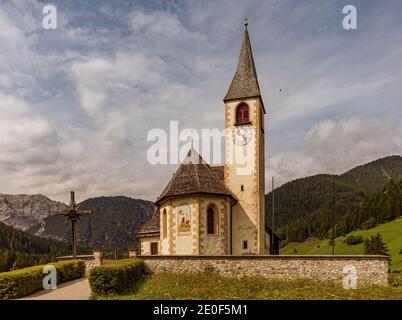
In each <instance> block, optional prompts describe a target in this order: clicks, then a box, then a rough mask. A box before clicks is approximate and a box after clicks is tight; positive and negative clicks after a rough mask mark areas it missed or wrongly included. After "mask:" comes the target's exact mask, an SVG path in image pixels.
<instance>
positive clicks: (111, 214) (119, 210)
mask: <svg viewBox="0 0 402 320" xmlns="http://www.w3.org/2000/svg"><path fill="white" fill-rule="evenodd" d="M80 208H81V209H89V210H93V211H94V214H93V215H90V216H86V217H81V218H80V220H79V221H78V228H77V234H78V240H79V243H81V244H85V245H88V246H90V247H92V248H96V249H112V248H120V249H127V248H130V247H136V246H137V239H136V237H137V231H138V229H139V228H140V227H141V225H142V224H143V223H145V222H146V221H147V220H148V219H149V218H150V217H151V216H152V214H153V213H154V211H155V206H154V204H153V203H152V202H150V201H145V200H139V199H132V198H128V197H123V196H117V197H97V198H91V199H88V200H85V201H83V202H81V203H80ZM28 231H29V232H31V233H34V234H36V235H38V236H41V237H50V238H53V239H58V240H66V241H70V240H71V224H70V223H69V222H67V221H66V219H65V218H64V217H62V216H48V217H46V218H45V219H44V220H43V222H42V223H40V224H37V225H36V226H34V227H32V228H30V229H29V230H28Z"/></svg>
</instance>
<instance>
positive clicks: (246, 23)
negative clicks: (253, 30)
mask: <svg viewBox="0 0 402 320" xmlns="http://www.w3.org/2000/svg"><path fill="white" fill-rule="evenodd" d="M244 25H245V27H246V29H247V26H248V18H247V17H244Z"/></svg>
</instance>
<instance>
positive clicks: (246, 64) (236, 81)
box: [223, 23, 261, 101]
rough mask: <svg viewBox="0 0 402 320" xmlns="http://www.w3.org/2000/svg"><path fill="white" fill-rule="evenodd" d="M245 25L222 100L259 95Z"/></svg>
mask: <svg viewBox="0 0 402 320" xmlns="http://www.w3.org/2000/svg"><path fill="white" fill-rule="evenodd" d="M245 25H246V26H245V29H244V35H243V43H242V45H241V49H240V56H239V61H238V63H237V69H236V73H235V75H234V77H233V80H232V83H231V84H230V87H229V90H228V92H227V94H226V96H225V98H224V99H223V101H228V100H237V99H244V98H251V97H261V92H260V86H259V85H258V78H257V72H256V70H255V64H254V58H253V52H252V50H251V44H250V37H249V35H248V30H247V23H245Z"/></svg>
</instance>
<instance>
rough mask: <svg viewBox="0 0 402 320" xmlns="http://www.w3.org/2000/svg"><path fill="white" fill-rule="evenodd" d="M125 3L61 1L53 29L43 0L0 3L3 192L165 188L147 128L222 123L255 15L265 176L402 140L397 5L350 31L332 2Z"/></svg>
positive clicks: (322, 167) (332, 165) (374, 151)
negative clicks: (46, 23)
mask: <svg viewBox="0 0 402 320" xmlns="http://www.w3.org/2000/svg"><path fill="white" fill-rule="evenodd" d="M56 2H57V1H56ZM122 3H123V2H118V3H116V4H113V6H112V5H110V6H103V7H102V8H100V9H99V10H98V9H97V8H95V7H94V8H93V10H92V11H91V12H90V13H89V12H83V9H82V6H81V5H74V4H70V3H68V4H67V2H60V3H56V5H58V8H59V15H60V16H59V18H60V19H59V28H58V30H56V31H47V32H45V31H43V30H41V18H42V14H41V9H42V7H43V3H40V2H38V1H35V0H29V1H28V0H27V1H21V0H17V1H13V3H11V2H10V3H8V2H4V3H2V5H1V6H0V42H1V46H2V47H1V50H0V114H1V118H0V126H1V127H0V133H1V136H0V172H1V174H2V180H1V181H0V187H1V188H0V192H10V193H44V194H46V195H48V196H51V197H54V198H56V199H61V200H66V199H67V197H68V191H69V190H70V189H74V190H76V191H77V196H78V197H79V199H84V198H86V197H90V196H97V195H102V194H124V195H129V196H135V197H143V198H148V199H155V197H156V196H157V195H158V193H159V192H161V190H162V188H163V186H164V184H165V183H167V181H168V179H169V178H170V176H171V174H172V173H173V171H174V169H175V166H158V167H155V166H151V165H149V164H148V163H147V161H146V150H147V148H148V147H149V145H150V144H148V143H147V141H146V134H147V132H148V131H149V130H150V129H153V128H162V129H165V130H168V126H169V121H170V120H178V121H179V125H180V129H182V128H184V127H190V128H191V127H192V128H195V129H201V128H219V129H222V128H223V125H224V119H223V115H224V112H223V111H224V108H223V103H222V98H223V96H224V95H225V93H226V90H227V87H228V85H229V83H230V80H231V77H232V76H233V72H234V70H235V67H236V62H237V61H236V59H237V57H238V50H239V48H240V41H241V36H242V29H243V26H242V18H243V16H245V15H248V16H249V18H250V24H249V30H250V36H251V40H252V45H253V52H254V57H255V60H256V64H257V72H258V75H259V79H260V86H261V90H262V93H263V97H264V102H265V106H266V108H267V111H268V114H267V120H268V123H267V130H266V134H267V139H266V141H267V149H268V151H269V153H268V155H269V157H267V163H266V167H267V184H268V180H269V178H268V177H269V175H271V174H275V176H276V177H278V179H277V182H280V183H283V182H285V181H288V180H289V179H293V178H297V177H300V176H305V175H310V174H314V173H318V172H340V171H343V170H346V169H348V168H350V167H352V166H354V165H356V164H359V163H362V162H364V161H370V160H374V159H375V158H377V157H379V156H383V155H388V154H393V153H398V148H399V150H400V146H401V140H400V137H401V124H400V123H398V122H395V121H394V122H393V121H388V120H382V119H383V117H384V115H386V114H391V115H392V116H393V117H394V118H395V119H397V118H398V117H399V118H401V116H402V113H401V112H402V111H401V108H400V101H401V93H400V87H401V85H402V81H401V80H402V79H401V77H400V75H398V74H397V73H396V72H395V70H400V69H401V61H402V56H401V54H402V51H401V50H400V48H399V42H398V41H396V40H398V39H399V38H398V34H400V31H401V28H400V26H399V25H398V24H396V23H397V22H399V20H400V19H397V17H396V15H394V14H393V13H392V10H391V11H390V12H391V13H389V15H391V16H392V17H390V19H388V18H387V16H386V13H385V10H381V12H380V13H381V15H385V16H381V18H382V19H379V20H381V23H380V24H379V23H377V24H376V25H375V27H370V26H367V27H365V28H360V29H359V32H358V33H353V34H352V33H344V32H342V31H341V32H339V28H340V21H338V16H339V12H340V11H339V10H338V8H337V5H336V4H330V3H326V4H320V5H317V4H314V7H311V6H308V5H305V4H298V3H297V2H286V1H269V2H268V1H259V0H255V1H252V2H250V3H246V2H241V1H238V2H233V1H219V2H210V1H209V2H206V1H205V2H204V1H199V2H197V3H194V2H189V3H180V4H179V5H177V4H169V5H165V6H164V7H162V6H158V5H152V6H143V5H141V4H138V3H135V4H131V3H129V2H124V6H120V4H122ZM290 6H292V8H291V10H290ZM84 7H85V6H84ZM123 8H124V9H123ZM272 8H275V10H272ZM283 17H287V19H285V18H283ZM328 18H330V19H328ZM388 30H394V31H393V32H388ZM279 88H283V89H284V90H283V93H282V94H279V93H278V89H279ZM326 119H344V120H326ZM398 139H399V140H398Z"/></svg>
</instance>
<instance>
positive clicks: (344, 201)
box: [265, 156, 402, 244]
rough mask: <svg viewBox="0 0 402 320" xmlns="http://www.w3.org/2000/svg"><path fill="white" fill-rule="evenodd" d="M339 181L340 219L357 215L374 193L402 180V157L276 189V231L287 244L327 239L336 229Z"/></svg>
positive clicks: (268, 204) (268, 200)
mask: <svg viewBox="0 0 402 320" xmlns="http://www.w3.org/2000/svg"><path fill="white" fill-rule="evenodd" d="M334 179H335V208H336V219H337V220H338V219H340V218H341V217H342V216H344V215H345V214H348V213H350V212H353V210H355V208H356V207H357V205H358V204H359V203H360V202H361V201H363V200H364V199H366V198H367V197H368V196H369V195H370V194H371V193H373V192H378V191H381V190H382V189H383V188H384V186H385V185H386V184H387V183H388V182H389V181H390V180H391V179H392V180H393V181H395V182H399V181H400V180H401V179H402V157H401V156H390V157H385V158H381V159H378V160H375V161H372V162H370V163H367V164H364V165H361V166H358V167H356V168H353V169H352V170H349V171H347V172H345V173H343V174H341V175H335V176H333V175H328V174H319V175H315V176H310V177H306V178H302V179H296V180H293V181H290V182H288V183H286V184H284V185H282V186H281V187H279V188H277V189H275V231H276V232H277V233H278V234H279V236H280V237H281V238H282V240H284V244H286V243H288V242H293V241H297V242H300V241H303V240H305V239H307V238H308V237H317V238H321V239H322V238H324V237H326V236H327V234H328V231H329V230H330V229H331V226H332V193H333V186H334V183H333V181H334ZM265 205H266V221H267V224H268V225H269V226H272V225H271V221H272V193H271V192H270V193H268V194H266V197H265Z"/></svg>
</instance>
